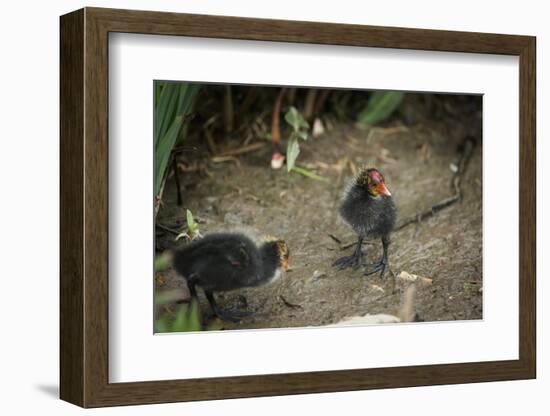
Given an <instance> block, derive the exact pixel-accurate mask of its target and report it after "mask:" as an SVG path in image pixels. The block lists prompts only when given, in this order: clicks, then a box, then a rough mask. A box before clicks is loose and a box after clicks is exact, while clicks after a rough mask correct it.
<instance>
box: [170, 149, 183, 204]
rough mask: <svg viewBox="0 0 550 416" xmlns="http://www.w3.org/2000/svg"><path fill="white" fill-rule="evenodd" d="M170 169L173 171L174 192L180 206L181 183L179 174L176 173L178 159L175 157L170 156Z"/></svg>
mask: <svg viewBox="0 0 550 416" xmlns="http://www.w3.org/2000/svg"><path fill="white" fill-rule="evenodd" d="M172 170H173V171H174V181H175V182H176V193H177V197H178V207H181V204H182V203H183V201H182V198H181V184H180V176H179V173H178V161H177V160H176V158H175V157H173V158H172Z"/></svg>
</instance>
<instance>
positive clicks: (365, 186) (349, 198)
mask: <svg viewBox="0 0 550 416" xmlns="http://www.w3.org/2000/svg"><path fill="white" fill-rule="evenodd" d="M396 214H397V210H396V207H395V204H394V202H393V199H392V197H391V193H390V191H389V190H388V188H387V187H386V182H385V180H384V176H383V175H382V174H381V173H380V172H379V171H378V170H376V169H374V168H368V169H367V168H364V169H362V170H361V171H360V172H359V174H358V175H357V177H356V178H355V179H354V180H353V181H352V183H351V185H350V187H349V189H348V190H347V192H346V194H345V197H344V200H343V203H342V206H341V207H340V215H341V217H342V219H343V220H344V221H345V222H346V223H347V224H349V225H350V226H351V227H352V228H353V230H354V231H355V232H356V233H357V236H358V240H357V247H356V249H355V252H354V253H353V255H351V256H347V257H342V258H340V259H338V260H336V262H334V264H333V266H336V267H338V269H339V270H343V269H346V268H348V267H353V268H358V267H359V266H360V265H362V263H363V257H364V253H363V251H362V248H361V246H362V244H363V240H366V239H369V238H381V239H382V247H383V255H382V259H381V260H380V261H379V262H378V263H375V264H373V265H371V268H370V270H367V271H366V272H365V275H370V274H373V273H376V272H380V278H383V277H384V273H385V272H386V269H388V268H389V262H388V246H389V244H390V233H391V231H392V229H393V227H394V225H395V218H396Z"/></svg>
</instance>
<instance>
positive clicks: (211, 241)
mask: <svg viewBox="0 0 550 416" xmlns="http://www.w3.org/2000/svg"><path fill="white" fill-rule="evenodd" d="M288 259H289V249H288V246H287V244H286V243H285V242H284V241H282V240H279V239H275V238H269V239H266V240H265V241H263V242H262V243H261V244H260V245H257V244H256V243H254V242H253V241H252V240H251V239H250V238H249V237H247V236H246V235H244V234H241V233H213V234H207V235H206V236H205V237H204V238H202V239H200V240H195V241H194V242H192V243H191V244H189V245H187V246H184V247H182V248H179V249H177V250H175V252H174V255H173V266H174V269H175V270H176V271H177V272H178V273H179V274H180V275H181V276H183V277H185V279H186V280H187V285H188V287H189V292H190V294H191V297H192V298H196V297H197V290H196V286H199V287H201V288H202V289H203V290H204V293H205V295H206V298H207V299H208V303H209V304H210V307H211V308H212V311H213V312H214V314H215V315H216V316H218V317H219V318H221V319H223V320H226V321H232V322H238V321H239V319H240V318H243V317H245V316H248V315H250V314H251V313H250V312H241V311H228V310H222V309H220V308H219V306H218V305H217V303H216V299H215V298H214V293H213V292H224V291H229V290H235V289H241V288H245V287H254V286H260V285H264V284H266V283H270V282H273V281H274V280H276V279H278V278H279V277H280V275H281V273H282V272H284V271H286V270H287V269H288Z"/></svg>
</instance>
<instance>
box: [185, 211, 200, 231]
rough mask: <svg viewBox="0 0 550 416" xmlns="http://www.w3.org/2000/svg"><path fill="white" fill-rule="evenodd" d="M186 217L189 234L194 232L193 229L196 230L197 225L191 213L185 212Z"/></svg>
mask: <svg viewBox="0 0 550 416" xmlns="http://www.w3.org/2000/svg"><path fill="white" fill-rule="evenodd" d="M186 216H187V229H188V230H189V231H191V232H193V231H195V229H196V228H197V224H196V223H195V219H194V218H193V213H192V212H191V211H189V210H187V212H186Z"/></svg>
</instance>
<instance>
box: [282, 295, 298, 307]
mask: <svg viewBox="0 0 550 416" xmlns="http://www.w3.org/2000/svg"><path fill="white" fill-rule="evenodd" d="M279 299H281V301H282V302H283V303H284V304H285V306H288V307H289V308H292V309H302V305H298V304H295V303H290V302H289V301H287V300H286V299H285V298H284V296H283V295H279Z"/></svg>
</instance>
